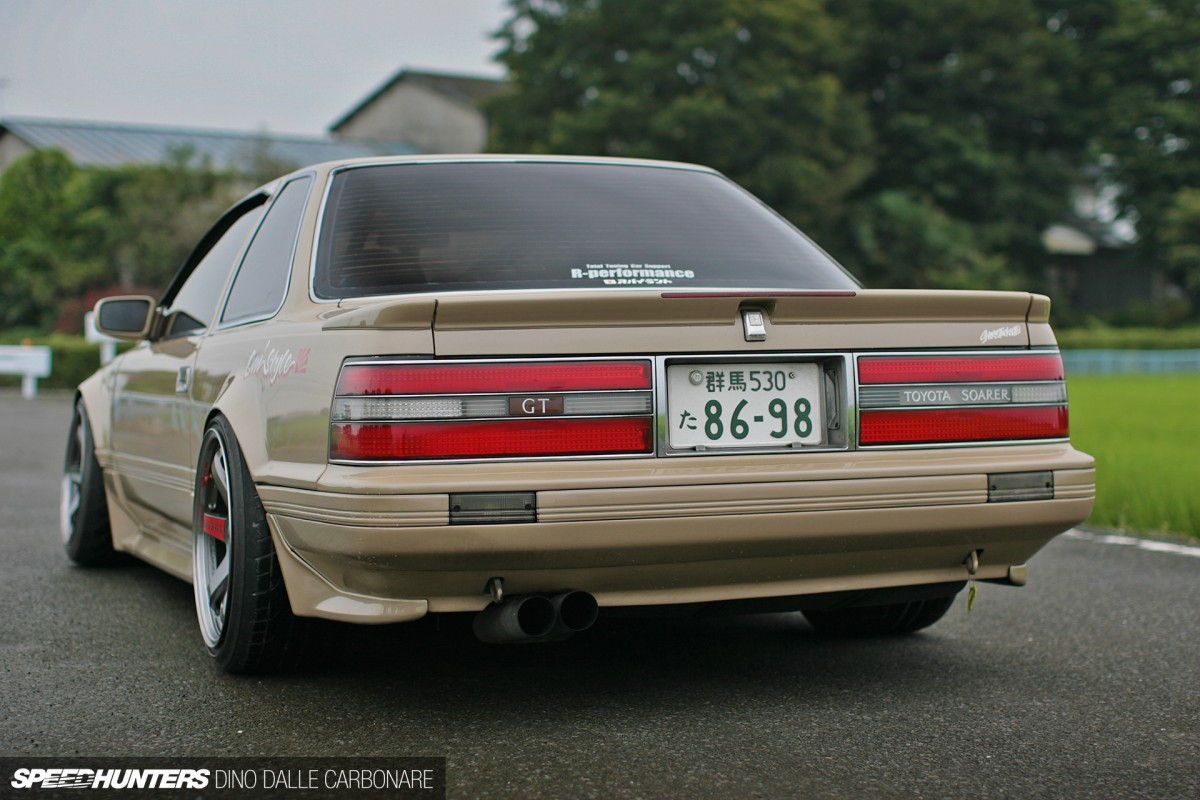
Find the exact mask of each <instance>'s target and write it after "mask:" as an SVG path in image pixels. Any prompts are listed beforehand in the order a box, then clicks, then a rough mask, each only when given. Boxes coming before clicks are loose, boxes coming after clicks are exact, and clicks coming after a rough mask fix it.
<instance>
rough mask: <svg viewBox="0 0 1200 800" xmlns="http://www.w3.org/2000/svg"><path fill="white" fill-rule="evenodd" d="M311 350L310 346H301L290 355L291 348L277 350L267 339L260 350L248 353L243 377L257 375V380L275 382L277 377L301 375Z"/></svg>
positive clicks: (306, 368) (306, 366) (306, 365)
mask: <svg viewBox="0 0 1200 800" xmlns="http://www.w3.org/2000/svg"><path fill="white" fill-rule="evenodd" d="M311 352H312V349H311V348H308V347H301V348H300V349H299V350H297V351H296V354H295V355H292V351H291V349H288V350H279V349H277V348H274V347H271V343H270V342H269V341H268V342H267V344H266V346H265V347H264V348H263V349H262V352H259V351H258V350H255V351H253V352H251V353H250V358H249V359H248V360H247V361H246V370H245V373H244V375H243V377H246V378H249V377H250V376H251V375H257V376H258V377H259V380H262V381H266V382H267V383H275V381H276V380H277V379H279V378H286V377H287V376H288V375H303V374H304V373H305V372H306V371H307V370H308V355H309V353H311Z"/></svg>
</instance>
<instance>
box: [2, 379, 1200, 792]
mask: <svg viewBox="0 0 1200 800" xmlns="http://www.w3.org/2000/svg"><path fill="white" fill-rule="evenodd" d="M68 421H69V401H68V399H67V398H65V397H62V396H58V397H47V398H43V399H39V400H37V401H22V400H21V399H20V398H19V397H18V396H16V395H14V394H3V395H0V454H2V457H0V612H2V613H0V681H2V684H0V755H41V756H73V755H85V756H102V755H179V756H182V755H208V756H215V755H236V756H301V755H375V756H398V755H435V756H438V755H440V756H446V757H447V758H448V770H447V774H448V783H449V787H450V796H452V797H464V798H465V797H522V798H524V797H603V798H614V797H739V798H755V797H800V798H809V797H948V798H966V797H971V798H988V797H1121V798H1125V797H1163V798H1184V797H1191V798H1194V797H1200V613H1198V609H1200V558H1195V557H1188V556H1184V555H1176V554H1171V553H1161V552H1146V551H1143V550H1139V549H1135V548H1132V547H1117V546H1113V545H1108V544H1100V543H1096V542H1092V541H1084V540H1079V539H1070V538H1059V539H1058V540H1056V541H1055V542H1054V543H1052V544H1051V545H1050V546H1049V547H1048V548H1047V549H1046V550H1045V551H1043V552H1042V553H1041V554H1039V555H1038V557H1037V558H1036V559H1035V560H1034V561H1033V563H1032V567H1031V582H1030V585H1029V586H1028V587H1026V588H1024V589H1012V588H1005V587H998V586H991V585H984V586H982V587H981V589H980V593H979V597H978V600H977V602H976V605H975V609H974V611H973V613H971V614H968V613H967V611H966V608H965V604H964V601H963V600H962V599H961V598H960V600H959V601H958V604H957V605H956V607H955V608H954V609H953V610H952V611H951V612H950V614H949V615H948V616H947V618H946V619H944V620H943V621H942V622H941V623H939V624H938V625H936V626H935V627H934V628H932V629H930V630H929V631H927V632H925V633H923V634H919V635H916V636H912V637H908V638H906V639H900V640H892V641H881V640H875V641H851V642H844V641H831V640H827V639H824V638H821V637H819V636H817V635H815V634H814V633H813V632H812V631H811V629H810V628H808V626H807V625H806V624H805V622H804V621H803V619H802V618H801V617H800V616H798V615H774V616H766V617H732V618H724V619H719V620H707V621H673V622H668V623H661V622H655V621H653V620H611V619H610V620H605V619H604V618H603V616H602V617H601V621H600V623H599V624H598V626H597V627H596V628H595V629H593V630H592V631H591V632H589V634H588V635H586V636H583V637H577V638H576V639H575V640H573V641H570V642H567V643H564V644H560V645H534V646H508V647H495V646H487V645H482V644H479V643H476V642H475V641H474V640H473V639H472V638H471V637H470V636H469V634H468V633H466V632H465V631H462V630H457V629H456V630H445V629H443V630H441V631H438V630H435V629H433V628H432V627H431V626H426V627H425V628H420V627H417V628H412V627H410V628H408V629H405V628H395V627H393V628H373V629H359V628H356V629H354V630H353V632H352V633H351V635H350V637H349V640H348V643H347V646H346V648H345V650H344V653H343V655H342V658H341V659H340V663H337V664H335V665H334V666H332V667H326V668H323V669H321V670H317V671H314V672H310V673H307V674H297V675H287V676H282V677H270V678H234V677H227V676H224V675H222V674H220V673H218V672H217V671H216V670H215V669H214V668H213V666H212V665H211V664H210V663H209V662H208V658H207V656H206V655H204V653H203V651H202V649H201V645H200V641H199V637H198V634H197V632H196V626H195V620H194V617H193V608H192V597H191V589H190V587H188V586H187V585H185V584H183V583H181V582H179V581H177V580H175V579H173V578H170V577H168V576H166V575H164V574H161V573H159V572H157V571H156V570H154V569H152V568H150V567H148V566H145V565H142V564H139V563H130V564H127V565H124V566H119V567H114V568H108V569H103V570H85V569H79V568H75V567H72V566H70V565H69V564H68V562H67V559H66V557H65V556H64V555H63V553H62V552H61V548H60V545H59V543H58V534H57V502H58V481H59V470H60V462H61V455H60V454H61V450H62V446H63V443H64V439H65V435H66V427H67V424H68Z"/></svg>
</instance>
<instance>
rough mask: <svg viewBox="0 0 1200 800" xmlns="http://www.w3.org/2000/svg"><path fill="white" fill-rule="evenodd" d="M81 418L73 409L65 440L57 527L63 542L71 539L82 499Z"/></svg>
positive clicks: (82, 450) (77, 411)
mask: <svg viewBox="0 0 1200 800" xmlns="http://www.w3.org/2000/svg"><path fill="white" fill-rule="evenodd" d="M83 452H84V444H83V419H82V417H81V416H80V413H79V410H78V409H76V410H75V419H74V420H73V421H72V430H71V438H70V439H69V440H68V441H67V460H66V464H65V466H64V468H63V479H62V495H61V498H60V500H59V506H58V509H59V513H58V528H59V532H60V533H61V534H62V540H63V542H64V543H65V542H67V541H69V540H70V539H71V534H72V533H73V532H74V530H75V517H76V515H78V514H79V505H80V503H81V502H82V499H83Z"/></svg>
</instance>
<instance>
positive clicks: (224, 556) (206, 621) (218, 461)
mask: <svg viewBox="0 0 1200 800" xmlns="http://www.w3.org/2000/svg"><path fill="white" fill-rule="evenodd" d="M200 464H201V467H200V468H201V473H200V486H199V491H197V493H196V502H197V504H198V506H199V507H198V513H197V514H196V523H195V526H194V528H195V529H194V530H193V532H192V579H193V581H194V584H195V592H196V616H197V617H198V618H199V621H200V633H201V634H202V635H203V637H204V643H205V644H206V645H208V646H209V647H216V646H217V645H219V644H220V642H221V636H222V634H224V632H225V627H226V623H227V622H228V621H229V567H230V552H231V548H230V537H231V536H232V535H234V533H235V532H234V531H233V529H232V526H231V524H230V518H231V514H230V511H229V510H230V508H231V507H232V503H231V501H230V489H229V487H230V481H229V466H228V459H227V458H226V450H225V442H224V440H223V439H222V438H221V435H220V433H218V432H217V431H215V430H210V431H209V432H208V435H207V436H205V438H204V444H203V446H202V447H201V457H200Z"/></svg>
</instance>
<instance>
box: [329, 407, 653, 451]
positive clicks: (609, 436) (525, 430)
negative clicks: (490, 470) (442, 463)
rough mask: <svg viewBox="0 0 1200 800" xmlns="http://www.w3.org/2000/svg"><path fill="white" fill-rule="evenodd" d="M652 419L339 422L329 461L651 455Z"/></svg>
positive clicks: (333, 429)
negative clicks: (622, 454)
mask: <svg viewBox="0 0 1200 800" xmlns="http://www.w3.org/2000/svg"><path fill="white" fill-rule="evenodd" d="M651 433H652V425H651V420H650V419H645V418H626V419H562V418H559V419H553V420H549V419H540V420H536V421H533V420H529V421H526V420H518V421H513V422H454V423H443V422H421V423H373V424H371V423H334V424H333V427H332V440H331V443H330V457H331V458H332V459H334V460H341V461H404V460H408V459H428V458H481V457H482V458H496V457H506V456H516V457H520V456H557V455H604V454H609V453H630V454H634V453H649V452H652V450H653V447H654V439H653V436H652V435H651Z"/></svg>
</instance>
